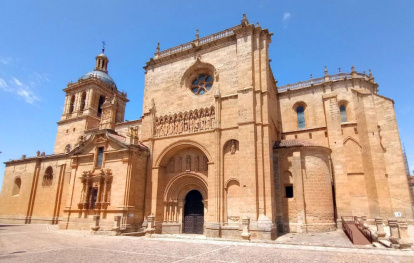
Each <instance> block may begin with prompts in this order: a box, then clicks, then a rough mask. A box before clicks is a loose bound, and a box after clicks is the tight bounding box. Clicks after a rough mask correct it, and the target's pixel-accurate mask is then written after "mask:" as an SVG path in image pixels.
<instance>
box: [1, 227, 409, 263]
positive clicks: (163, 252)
mask: <svg viewBox="0 0 414 263" xmlns="http://www.w3.org/2000/svg"><path fill="white" fill-rule="evenodd" d="M328 235H329V234H328ZM330 235H331V236H334V235H336V234H335V233H331V234H330ZM303 237H304V240H307V242H317V237H318V236H317V235H316V236H315V235H314V236H310V235H309V236H306V235H305V236H303ZM312 238H313V239H312ZM326 238H327V240H329V237H326ZM287 239H290V240H296V241H299V240H300V237H299V235H296V237H293V238H290V236H286V237H283V238H282V239H278V243H274V244H269V243H246V242H229V241H216V240H207V239H203V238H202V236H195V237H194V238H167V237H163V236H160V237H158V238H146V237H129V236H104V235H91V234H90V232H88V231H61V230H57V229H56V228H54V227H53V226H49V225H0V262H198V263H201V262H249V263H252V262H295V263H298V262H382V263H383V262H414V251H399V250H394V249H375V248H364V247H361V248H357V247H353V246H352V245H348V246H345V245H346V244H345V243H343V244H340V243H337V244H336V246H333V245H335V243H331V246H324V245H321V246H315V245H314V246H309V245H305V244H302V245H294V244H288V240H287ZM289 242H293V241H289ZM342 242H343V241H342ZM303 243H306V242H303Z"/></svg>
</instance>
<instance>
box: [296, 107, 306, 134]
mask: <svg viewBox="0 0 414 263" xmlns="http://www.w3.org/2000/svg"><path fill="white" fill-rule="evenodd" d="M296 113H297V116H298V129H303V128H305V109H304V108H303V106H299V107H297V108H296Z"/></svg>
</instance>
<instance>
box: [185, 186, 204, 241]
mask: <svg viewBox="0 0 414 263" xmlns="http://www.w3.org/2000/svg"><path fill="white" fill-rule="evenodd" d="M202 199H203V197H202V196H201V194H200V192H198V191H196V190H193V191H190V192H189V193H188V194H187V197H186V198H185V206H184V231H183V232H184V233H187V234H203V231H204V204H203V202H202Z"/></svg>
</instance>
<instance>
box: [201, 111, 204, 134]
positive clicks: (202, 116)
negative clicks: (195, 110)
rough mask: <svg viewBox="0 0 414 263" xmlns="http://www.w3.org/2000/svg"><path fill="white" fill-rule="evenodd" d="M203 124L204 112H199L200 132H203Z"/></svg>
mask: <svg viewBox="0 0 414 263" xmlns="http://www.w3.org/2000/svg"><path fill="white" fill-rule="evenodd" d="M204 124H205V120H204V112H201V114H200V130H204Z"/></svg>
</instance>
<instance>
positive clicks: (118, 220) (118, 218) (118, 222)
mask: <svg viewBox="0 0 414 263" xmlns="http://www.w3.org/2000/svg"><path fill="white" fill-rule="evenodd" d="M120 229H121V216H114V226H113V227H112V230H113V231H119V230H120Z"/></svg>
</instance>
